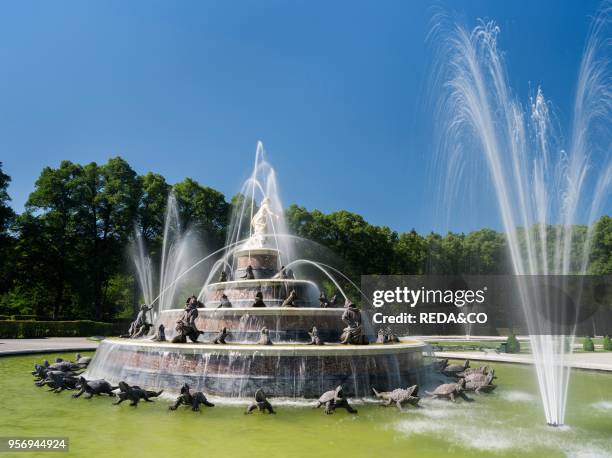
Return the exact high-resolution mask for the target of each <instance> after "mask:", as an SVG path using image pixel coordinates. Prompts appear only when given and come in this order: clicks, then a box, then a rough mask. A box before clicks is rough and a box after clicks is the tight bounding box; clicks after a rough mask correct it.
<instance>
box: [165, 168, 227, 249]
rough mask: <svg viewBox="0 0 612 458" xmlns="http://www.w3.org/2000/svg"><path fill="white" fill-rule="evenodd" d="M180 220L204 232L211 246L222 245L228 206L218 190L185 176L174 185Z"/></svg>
mask: <svg viewBox="0 0 612 458" xmlns="http://www.w3.org/2000/svg"><path fill="white" fill-rule="evenodd" d="M174 192H175V195H176V199H177V202H178V204H179V211H180V215H181V221H182V222H183V224H184V225H185V227H188V226H189V227H191V228H195V229H198V230H199V231H201V232H202V233H204V234H206V235H207V236H208V238H209V242H211V244H212V247H214V248H217V247H219V248H220V247H221V246H223V245H222V244H223V242H224V240H225V234H226V226H227V218H228V215H229V210H230V206H229V205H228V203H227V202H226V201H225V197H224V196H223V194H221V193H220V192H219V191H216V190H214V189H212V188H209V187H205V186H202V185H200V184H199V183H198V182H197V181H195V180H192V179H191V178H185V180H183V181H181V182H180V183H177V184H176V185H174Z"/></svg>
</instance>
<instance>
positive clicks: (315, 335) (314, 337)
mask: <svg viewBox="0 0 612 458" xmlns="http://www.w3.org/2000/svg"><path fill="white" fill-rule="evenodd" d="M308 335H309V336H310V343H309V344H308V345H324V344H323V340H321V337H319V330H318V329H317V327H316V326H313V327H312V330H310V331H308Z"/></svg>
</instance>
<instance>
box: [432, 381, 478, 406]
mask: <svg viewBox="0 0 612 458" xmlns="http://www.w3.org/2000/svg"><path fill="white" fill-rule="evenodd" d="M464 390H465V379H461V380H459V381H458V382H457V383H444V384H443V385H440V386H438V387H437V388H436V389H435V390H433V391H432V392H429V391H425V393H427V394H428V395H429V396H431V397H432V398H433V399H437V398H445V399H450V400H451V401H453V402H455V396H459V397H461V398H463V399H465V400H466V401H471V399H470V398H468V397H467V396H466V395H465V393H464Z"/></svg>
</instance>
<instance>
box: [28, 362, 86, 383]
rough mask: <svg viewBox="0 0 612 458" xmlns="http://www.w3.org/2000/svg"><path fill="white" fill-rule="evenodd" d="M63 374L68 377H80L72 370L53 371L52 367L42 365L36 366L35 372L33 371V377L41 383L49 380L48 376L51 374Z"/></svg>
mask: <svg viewBox="0 0 612 458" xmlns="http://www.w3.org/2000/svg"><path fill="white" fill-rule="evenodd" d="M54 371H55V372H63V373H64V374H66V375H70V376H77V375H79V374H78V373H76V372H74V371H72V370H68V371H63V370H59V369H51V367H50V366H44V365H41V364H35V365H34V370H33V371H32V375H33V376H34V377H36V381H41V380H44V379H46V378H47V375H48V374H49V372H54Z"/></svg>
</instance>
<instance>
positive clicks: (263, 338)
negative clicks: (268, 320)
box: [257, 326, 272, 345]
mask: <svg viewBox="0 0 612 458" xmlns="http://www.w3.org/2000/svg"><path fill="white" fill-rule="evenodd" d="M259 332H260V335H259V341H258V342H257V343H258V344H259V345H272V340H270V331H269V330H268V328H266V327H265V326H264V327H263V328H261V331H259Z"/></svg>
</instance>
